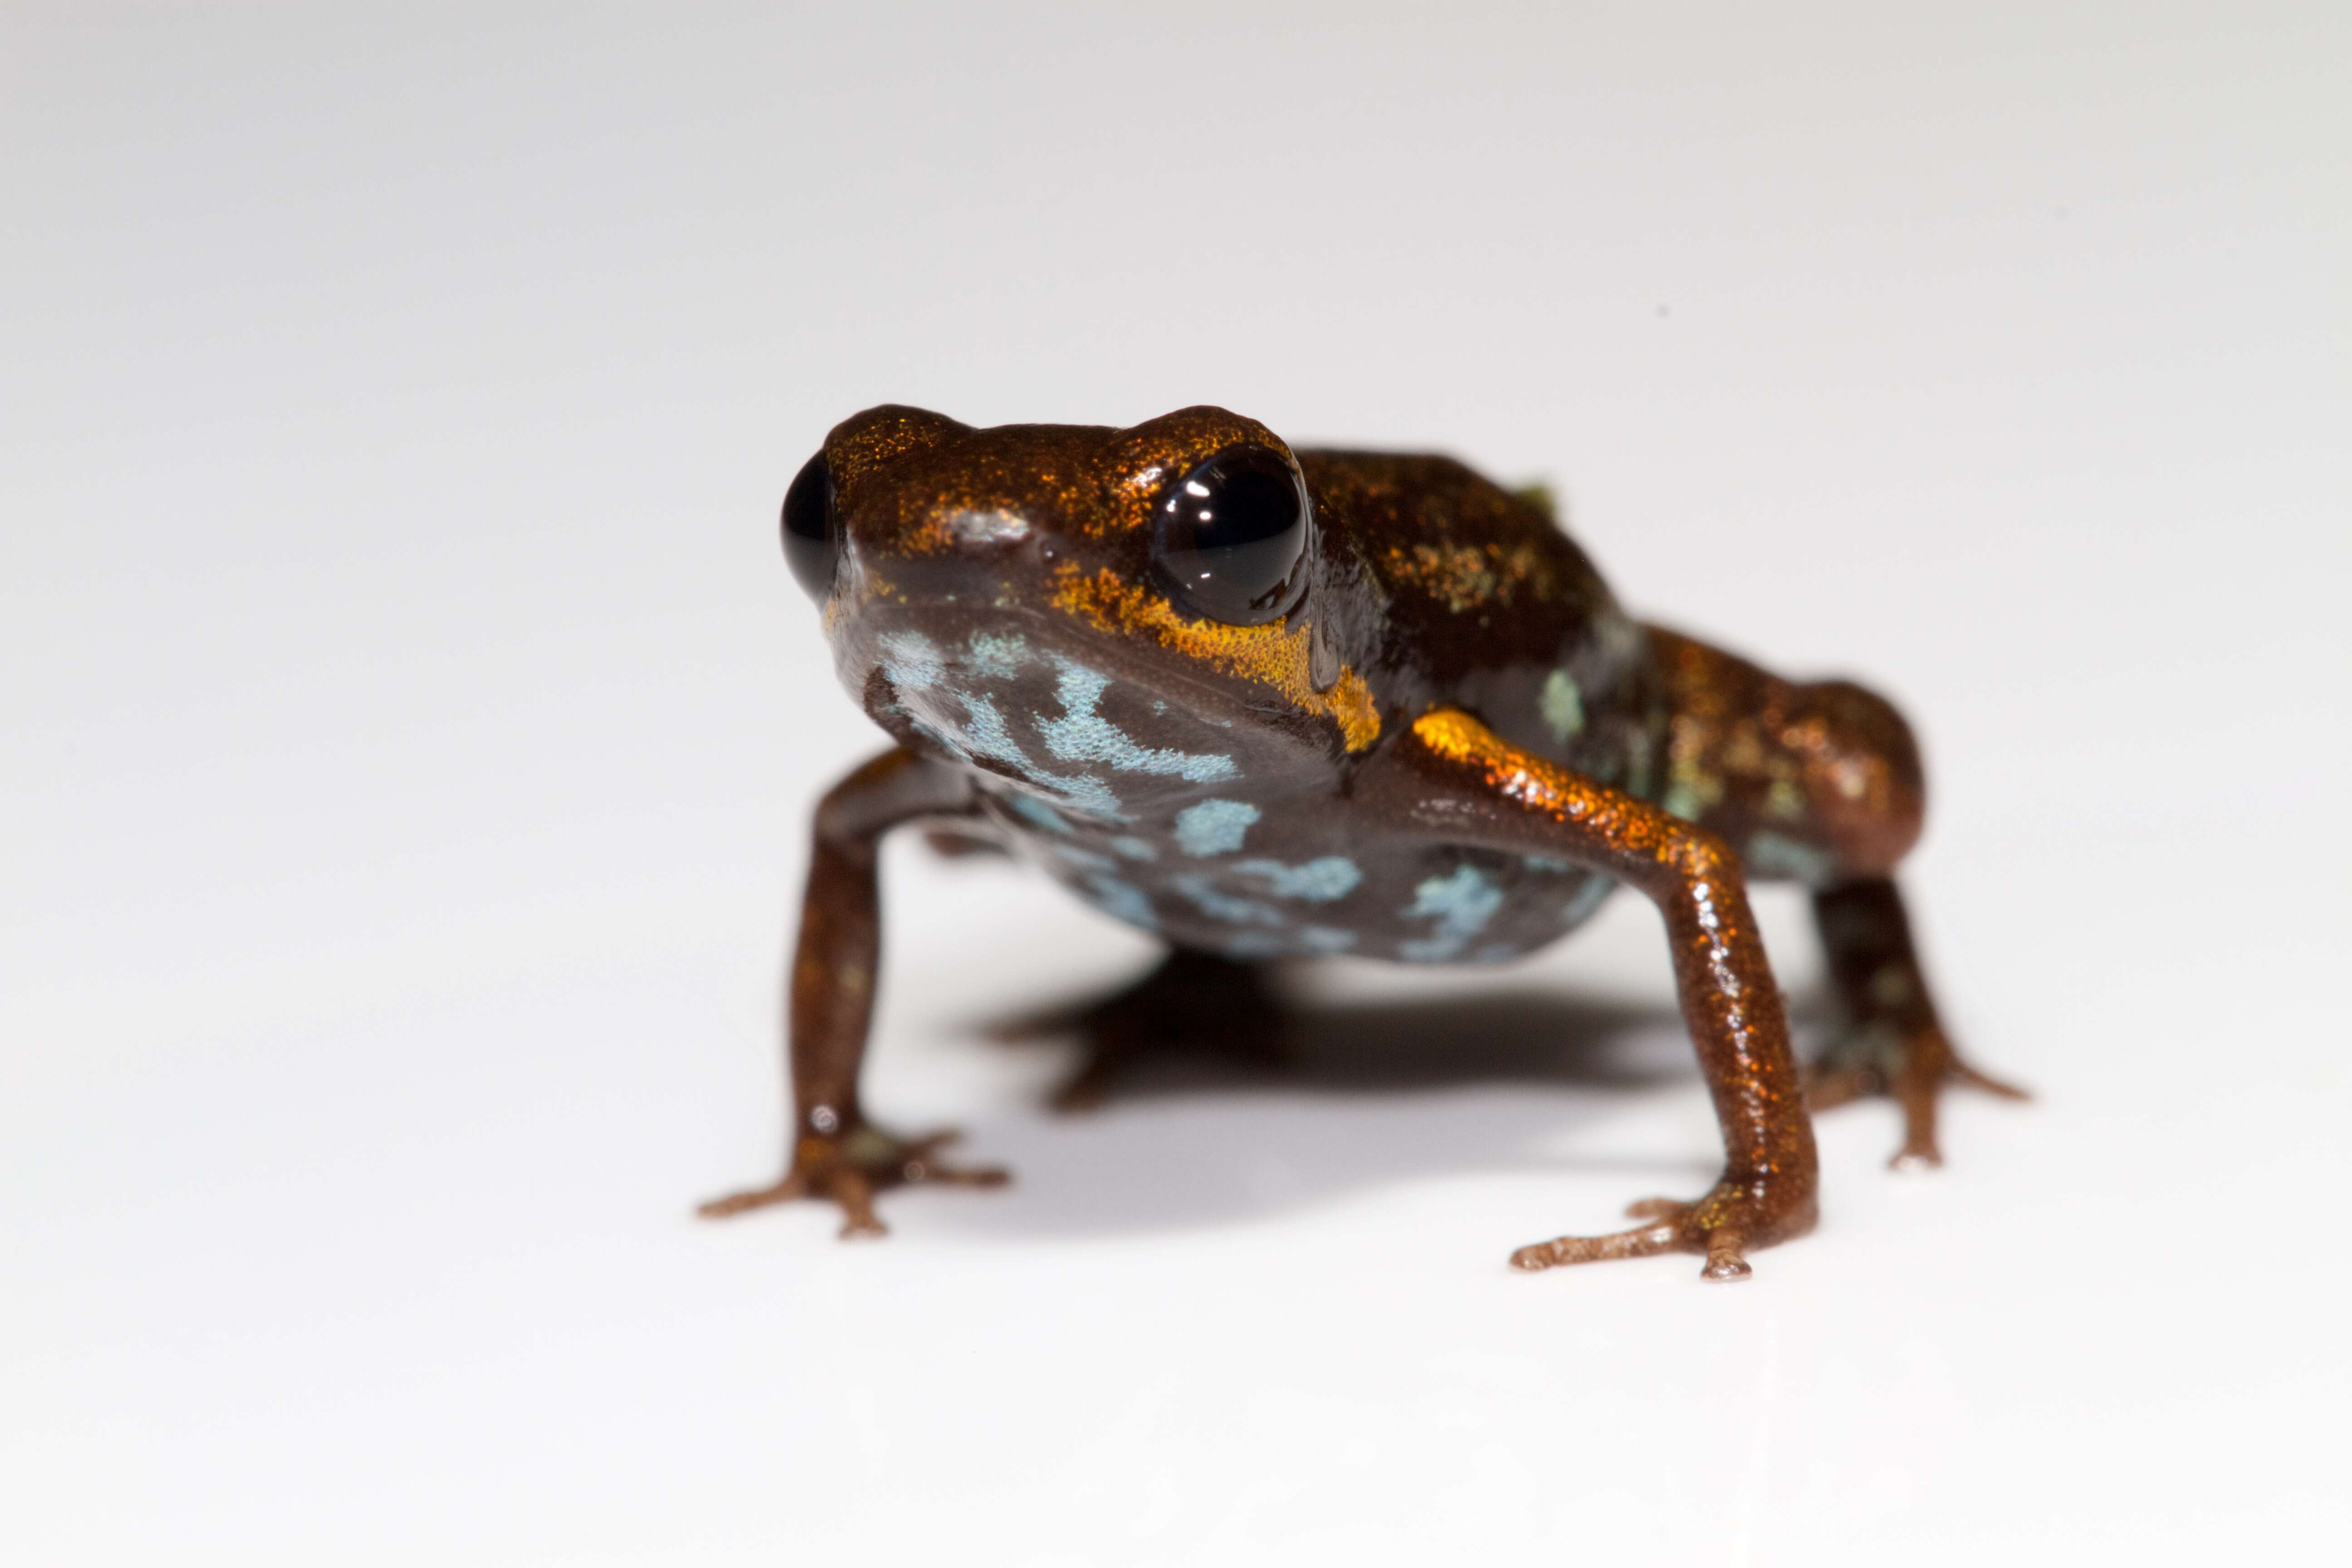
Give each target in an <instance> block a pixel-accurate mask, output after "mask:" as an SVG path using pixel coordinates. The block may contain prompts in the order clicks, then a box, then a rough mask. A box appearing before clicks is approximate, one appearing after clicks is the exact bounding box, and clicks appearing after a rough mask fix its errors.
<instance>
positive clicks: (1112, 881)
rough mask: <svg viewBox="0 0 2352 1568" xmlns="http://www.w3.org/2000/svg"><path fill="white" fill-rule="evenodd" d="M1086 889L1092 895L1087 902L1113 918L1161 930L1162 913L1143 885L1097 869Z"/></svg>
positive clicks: (1149, 929)
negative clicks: (1142, 887) (1139, 886)
mask: <svg viewBox="0 0 2352 1568" xmlns="http://www.w3.org/2000/svg"><path fill="white" fill-rule="evenodd" d="M1087 892H1088V893H1090V894H1092V895H1093V897H1092V898H1090V899H1089V900H1087V901H1088V902H1089V903H1091V904H1093V905H1094V907H1095V908H1097V909H1098V910H1101V911H1102V912H1103V913H1105V914H1107V915H1108V916H1110V917H1111V918H1112V919H1113V920H1116V921H1126V922H1127V923H1128V924H1129V925H1131V926H1141V927H1142V928H1143V929H1144V930H1145V931H1157V930H1159V929H1160V915H1159V912H1158V911H1157V910H1154V909H1153V908H1152V907H1151V900H1150V899H1148V898H1146V897H1144V895H1143V890H1142V889H1140V888H1138V887H1135V886H1133V885H1132V884H1130V883H1127V882H1122V881H1120V880H1119V879H1118V878H1117V877H1107V876H1104V875H1103V874H1102V873H1101V872H1099V871H1097V872H1096V873H1095V874H1093V875H1092V876H1090V877H1088V878H1087Z"/></svg>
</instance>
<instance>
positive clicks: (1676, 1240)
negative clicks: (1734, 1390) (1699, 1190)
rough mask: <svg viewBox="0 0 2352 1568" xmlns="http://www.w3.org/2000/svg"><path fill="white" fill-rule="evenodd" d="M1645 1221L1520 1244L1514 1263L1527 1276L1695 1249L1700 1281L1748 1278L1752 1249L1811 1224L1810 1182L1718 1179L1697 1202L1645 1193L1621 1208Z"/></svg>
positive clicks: (1789, 1237) (1794, 1234)
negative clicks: (1702, 1263)
mask: <svg viewBox="0 0 2352 1568" xmlns="http://www.w3.org/2000/svg"><path fill="white" fill-rule="evenodd" d="M1625 1212H1626V1214H1628V1215H1631V1216H1632V1217H1633V1218H1635V1219H1638V1220H1643V1221H1646V1222H1647V1223H1646V1224H1643V1225H1638V1226H1634V1227H1633V1229H1631V1230H1621V1231H1617V1232H1615V1233H1613V1234H1612V1235H1609V1236H1563V1237H1555V1238H1554V1239H1552V1240H1550V1241H1539V1242H1537V1243H1536V1244H1535V1245H1534V1246H1533V1247H1520V1248H1519V1249H1518V1250H1517V1252H1514V1253H1512V1254H1511V1267H1512V1268H1524V1269H1526V1270H1528V1272H1530V1273H1533V1272H1535V1271H1537V1270H1538V1269H1544V1268H1560V1267H1561V1266H1563V1265H1565V1264H1570V1263H1601V1262H1605V1261H1606V1260H1608V1259H1610V1258H1649V1257H1652V1256H1654V1255H1655V1254H1657V1253H1661V1252H1696V1253H1699V1254H1701V1255H1703V1256H1704V1257H1705V1258H1706V1267H1705V1268H1702V1269H1700V1270H1699V1278H1701V1279H1747V1278H1748V1276H1749V1275H1750V1274H1752V1273H1754V1272H1755V1270H1754V1269H1752V1268H1749V1267H1748V1249H1749V1248H1751V1247H1770V1246H1772V1245H1773V1244H1774V1243H1776V1242H1782V1241H1789V1240H1792V1239H1794V1238H1795V1237H1800V1236H1802V1235H1804V1234H1805V1233H1806V1232H1807V1231H1809V1230H1811V1229H1812V1228H1813V1220H1814V1215H1815V1212H1816V1211H1815V1208H1814V1201H1813V1187H1812V1181H1811V1177H1810V1176H1808V1177H1807V1178H1806V1179H1805V1180H1804V1181H1803V1182H1802V1183H1793V1184H1792V1183H1790V1182H1788V1181H1785V1180H1783V1181H1761V1180H1758V1181H1748V1182H1734V1181H1732V1180H1730V1179H1729V1178H1726V1179H1725V1180H1723V1181H1720V1182H1717V1184H1715V1190H1714V1191H1713V1192H1710V1193H1709V1194H1706V1196H1705V1197H1703V1198H1701V1199H1699V1201H1698V1202H1696V1203H1695V1204H1689V1203H1684V1202H1682V1201H1680V1200H1679V1199H1675V1198H1643V1200H1642V1201H1641V1202H1639V1203H1637V1204H1634V1205H1632V1206H1631V1207H1629V1208H1627V1209H1626V1211H1625Z"/></svg>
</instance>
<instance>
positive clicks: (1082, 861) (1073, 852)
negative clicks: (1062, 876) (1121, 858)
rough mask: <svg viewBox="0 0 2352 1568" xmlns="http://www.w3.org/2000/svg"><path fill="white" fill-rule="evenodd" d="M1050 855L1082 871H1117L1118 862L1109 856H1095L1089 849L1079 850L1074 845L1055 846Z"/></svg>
mask: <svg viewBox="0 0 2352 1568" xmlns="http://www.w3.org/2000/svg"><path fill="white" fill-rule="evenodd" d="M1052 853H1053V856H1054V858H1055V859H1056V860H1065V861H1067V862H1068V863H1069V864H1071V865H1073V866H1076V867H1078V868H1081V869H1083V870H1087V871H1116V870H1118V861H1116V860H1114V859H1112V858H1110V857H1109V856H1108V855H1097V854H1096V853H1095V852H1094V851H1093V850H1091V849H1081V848H1079V847H1077V846H1076V845H1075V844H1056V845H1055V846H1054V847H1053V851H1052Z"/></svg>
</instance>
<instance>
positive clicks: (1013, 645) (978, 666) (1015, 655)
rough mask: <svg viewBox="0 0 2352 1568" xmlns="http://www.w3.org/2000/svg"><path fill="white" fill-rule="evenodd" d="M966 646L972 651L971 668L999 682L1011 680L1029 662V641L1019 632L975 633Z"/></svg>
mask: <svg viewBox="0 0 2352 1568" xmlns="http://www.w3.org/2000/svg"><path fill="white" fill-rule="evenodd" d="M964 646H965V647H968V648H969V649H971V668H973V669H974V670H976V671H977V672H979V673H980V674H982V675H985V676H991V677H993V678H995V679H999V680H1003V679H1010V678H1011V677H1012V676H1013V675H1014V674H1016V673H1017V672H1018V671H1019V670H1020V668H1021V667H1022V666H1023V665H1024V664H1026V663H1028V662H1029V639H1028V638H1026V637H1023V636H1022V635H1021V634H1020V633H1018V632H1005V633H1003V634H1001V635H995V636H992V635H991V634H989V633H987V632H974V633H972V634H971V637H970V638H968V639H967V640H966V642H965V645H964Z"/></svg>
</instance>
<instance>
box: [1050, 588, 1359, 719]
mask: <svg viewBox="0 0 2352 1568" xmlns="http://www.w3.org/2000/svg"><path fill="white" fill-rule="evenodd" d="M1049 602H1050V603H1051V604H1052V605H1053V606H1054V607H1055V609H1057V610H1059V611H1061V612H1062V613H1063V614H1065V615H1067V616H1075V617H1076V618H1077V619H1079V620H1081V621H1084V622H1086V623H1087V625H1089V626H1093V627H1094V628H1095V629H1096V630H1097V631H1098V632H1107V633H1110V634H1114V635H1118V636H1127V637H1156V638H1157V639H1158V640H1159V642H1160V646H1161V647H1165V648H1167V649H1169V650H1170V651H1171V652H1173V653H1178V654H1181V655H1182V656H1183V657H1185V658H1189V659H1192V660H1193V661H1194V662H1195V663H1198V664H1203V665H1206V666H1208V667H1209V668H1212V669H1214V670H1217V671H1219V672H1220V673H1223V674H1225V675H1232V676H1238V677H1240V678H1241V679H1244V680H1254V681H1256V682H1257V683H1258V684H1259V685H1261V686H1265V687H1270V688H1272V689H1274V690H1276V691H1278V692H1280V693H1281V694H1282V696H1283V698H1284V699H1285V700H1286V701H1288V702H1290V703H1291V704H1292V705H1293V706H1295V707H1297V708H1300V709H1303V710H1306V711H1307V712H1309V713H1314V714H1318V715H1319V716H1321V717H1323V718H1326V719H1329V720H1330V721H1333V722H1334V723H1336V724H1338V725H1339V733H1340V735H1341V736H1342V737H1343V738H1345V740H1346V741H1347V742H1348V750H1349V751H1350V752H1360V751H1362V750H1363V749H1364V748H1365V747H1367V746H1369V745H1370V744H1371V743H1372V742H1374V741H1377V740H1379V739H1380V736H1381V712H1380V709H1379V707H1378V706H1377V705H1376V704H1375V703H1374V702H1373V701H1372V693H1371V689H1370V687H1368V686H1366V685H1365V684H1364V681H1363V678H1362V677H1361V676H1360V675H1358V674H1357V673H1356V672H1355V670H1354V669H1353V668H1349V666H1346V665H1341V666H1340V667H1339V679H1337V680H1335V681H1333V682H1332V683H1331V686H1330V689H1328V690H1327V691H1318V690H1316V689H1315V684H1314V681H1313V679H1311V678H1310V677H1309V675H1308V673H1307V661H1308V647H1307V644H1308V638H1309V637H1311V636H1312V631H1311V628H1310V626H1309V623H1308V622H1307V621H1306V620H1305V619H1303V618H1295V619H1292V620H1289V621H1285V622H1282V623H1280V624H1277V625H1274V626H1224V625H1222V624H1220V623H1218V622H1215V621H1199V620H1187V619H1186V618H1185V617H1184V616H1181V615H1178V614H1177V613H1176V611H1175V610H1174V609H1173V608H1172V607H1171V606H1170V605H1169V603H1168V601H1167V600H1165V599H1163V598H1161V597H1160V595H1157V594H1154V593H1151V592H1150V590H1148V589H1144V588H1139V587H1136V586H1135V585H1133V584H1129V583H1127V582H1125V581H1123V580H1122V579H1121V578H1120V577H1119V576H1118V574H1117V573H1115V572H1112V571H1111V570H1110V569H1109V568H1108V567H1105V568H1104V569H1102V570H1101V571H1099V572H1097V573H1095V574H1092V575H1091V576H1089V575H1088V574H1087V573H1086V572H1085V570H1084V569H1082V568H1081V567H1080V566H1078V564H1077V563H1076V562H1066V563H1063V564H1062V565H1061V566H1060V567H1058V568H1057V569H1056V570H1055V574H1054V589H1053V594H1052V595H1051V598H1050V600H1049Z"/></svg>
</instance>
